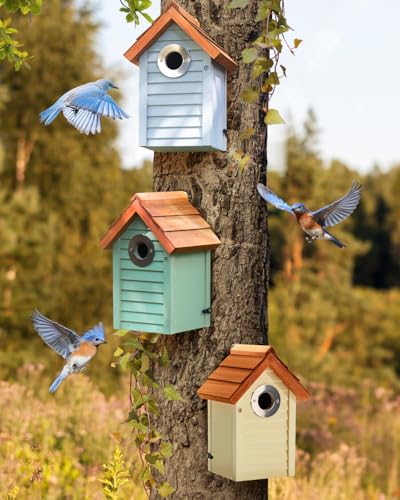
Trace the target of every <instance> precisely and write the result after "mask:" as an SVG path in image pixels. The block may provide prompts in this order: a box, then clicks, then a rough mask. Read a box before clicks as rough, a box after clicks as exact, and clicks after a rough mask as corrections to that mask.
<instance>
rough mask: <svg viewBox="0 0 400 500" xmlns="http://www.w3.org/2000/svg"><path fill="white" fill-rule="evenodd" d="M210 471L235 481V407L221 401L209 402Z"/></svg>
mask: <svg viewBox="0 0 400 500" xmlns="http://www.w3.org/2000/svg"><path fill="white" fill-rule="evenodd" d="M207 407H208V453H209V458H208V470H209V471H210V472H212V473H214V474H218V475H220V476H223V477H226V478H228V479H234V456H235V452H234V450H235V437H236V436H235V407H234V406H233V405H229V404H226V403H220V402H219V401H211V400H209V401H207Z"/></svg>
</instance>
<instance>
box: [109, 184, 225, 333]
mask: <svg viewBox="0 0 400 500" xmlns="http://www.w3.org/2000/svg"><path fill="white" fill-rule="evenodd" d="M219 244H220V241H219V239H218V238H217V236H216V235H215V234H214V232H213V231H212V229H211V228H210V226H209V224H208V223H207V222H206V221H205V220H204V219H203V218H202V217H201V215H200V213H199V212H198V210H196V208H195V207H194V206H193V205H192V204H191V203H190V202H189V200H188V195H187V194H186V193H185V192H183V191H170V192H161V193H137V194H135V196H133V198H132V200H131V203H130V205H129V206H128V207H127V208H126V210H125V211H124V212H123V213H122V214H121V215H120V217H119V218H118V219H117V220H116V221H115V222H114V223H113V224H112V226H111V227H110V228H109V230H108V231H107V233H106V234H105V236H104V237H103V239H102V240H101V245H102V247H103V248H108V249H111V248H112V252H113V306H114V328H117V329H122V330H134V331H141V332H149V333H165V334H173V333H178V332H183V331H189V330H195V329H197V328H204V327H207V326H210V313H211V310H210V303H211V298H210V293H211V250H214V249H215V248H217V247H218V245H219Z"/></svg>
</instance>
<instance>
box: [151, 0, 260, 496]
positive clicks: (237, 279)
mask: <svg viewBox="0 0 400 500" xmlns="http://www.w3.org/2000/svg"><path fill="white" fill-rule="evenodd" d="M180 3H181V5H182V6H183V7H185V8H187V9H188V10H189V11H190V13H191V14H192V15H194V16H195V17H196V18H197V19H198V20H199V21H200V23H201V26H202V27H203V28H204V29H205V30H206V31H207V32H208V33H209V35H210V36H211V37H212V38H213V39H214V40H215V41H216V42H217V43H219V44H220V45H221V46H222V47H224V48H225V50H226V51H227V52H228V53H229V54H230V55H231V56H232V57H233V58H234V59H235V60H236V61H237V62H238V63H240V60H241V56H240V54H241V51H242V50H243V49H244V48H246V47H249V42H250V41H251V40H253V39H254V38H255V37H256V36H257V33H258V31H259V27H258V24H257V23H255V22H254V19H255V17H256V7H257V4H256V2H250V6H249V7H248V8H247V9H245V10H241V9H237V10H233V11H231V10H228V9H227V8H226V5H227V3H226V2H225V1H222V0H220V1H219V2H215V3H214V2H213V1H209V2H200V1H195V2H193V1H189V0H185V1H181V2H180ZM249 83H250V67H249V66H248V65H247V66H246V65H244V64H242V63H240V68H239V70H238V71H236V72H235V73H234V74H233V75H230V77H229V82H228V91H229V92H228V93H229V99H230V102H229V103H228V148H229V151H228V152H227V153H156V154H155V158H154V190H155V191H174V190H183V191H186V192H187V193H188V194H189V198H190V200H191V202H192V204H193V205H194V206H195V207H196V208H197V209H198V210H199V211H200V213H201V215H202V216H203V217H204V218H205V219H206V220H207V222H208V223H209V224H210V225H211V227H212V228H213V230H214V232H215V233H216V234H217V235H218V237H219V238H220V240H221V242H222V243H221V245H220V246H219V248H218V249H217V250H216V251H215V252H214V254H213V259H212V313H211V322H212V324H211V327H210V328H205V329H202V330H196V331H193V332H187V333H180V334H178V335H174V336H169V337H164V338H163V339H162V341H163V342H165V343H166V346H167V349H168V352H169V355H170V358H171V363H170V366H169V367H168V368H167V369H163V370H162V371H161V372H160V373H158V374H157V376H158V378H159V379H160V380H161V381H163V382H164V383H172V384H174V385H175V386H176V387H177V389H178V390H179V391H180V393H181V394H182V396H183V397H184V398H185V403H170V402H167V401H161V402H160V405H161V416H160V417H159V418H158V428H159V430H160V431H161V433H162V434H164V435H166V436H168V438H169V439H170V440H171V442H172V443H173V444H174V449H175V452H174V455H173V457H172V458H171V459H168V460H167V464H166V476H167V477H166V479H167V481H168V482H169V483H170V484H172V486H173V487H174V488H175V490H176V491H175V493H174V494H173V495H172V497H173V498H179V499H181V498H182V499H196V498H198V499H208V498H213V499H224V500H229V499H240V500H246V499H249V500H250V499H251V500H256V499H262V498H266V481H249V482H242V483H235V482H233V481H229V480H225V479H223V478H222V477H220V476H217V475H213V474H211V473H209V472H208V470H207V403H206V401H202V400H201V399H200V398H199V397H198V396H197V394H196V390H197V389H198V388H199V386H200V385H201V384H202V383H203V382H204V380H205V379H206V378H207V376H208V375H209V374H210V373H211V372H212V371H213V370H214V369H215V368H216V367H217V365H218V364H219V363H220V362H221V361H222V359H223V358H224V357H225V356H226V355H227V354H228V352H229V349H230V347H231V345H232V344H234V343H250V344H260V343H265V342H266V338H267V337H266V328H267V326H266V314H265V312H266V301H267V281H268V263H269V255H268V241H267V221H266V208H265V203H264V202H263V201H262V200H261V198H260V197H259V195H258V193H257V190H256V184H257V182H260V180H261V181H262V182H265V162H264V161H263V159H264V150H265V144H264V137H263V128H264V127H262V126H261V125H260V106H259V105H249V104H245V103H243V102H241V101H240V100H239V98H238V96H239V94H240V92H241V91H242V90H243V89H244V88H245V87H247V86H248V85H249ZM247 127H254V128H255V129H256V135H255V136H254V139H252V140H247V141H246V144H244V145H243V144H242V143H241V142H240V141H239V138H238V134H239V131H240V130H244V129H246V128H247ZM240 148H243V149H244V150H245V151H246V152H248V153H250V154H251V156H252V158H253V159H254V160H255V161H254V162H252V163H251V164H249V165H248V166H247V167H245V169H244V171H243V173H242V174H240V173H239V172H238V170H237V166H236V164H235V162H233V160H232V159H231V155H230V153H232V152H233V151H234V150H236V149H240ZM193 286H196V284H195V283H193ZM154 497H156V495H154Z"/></svg>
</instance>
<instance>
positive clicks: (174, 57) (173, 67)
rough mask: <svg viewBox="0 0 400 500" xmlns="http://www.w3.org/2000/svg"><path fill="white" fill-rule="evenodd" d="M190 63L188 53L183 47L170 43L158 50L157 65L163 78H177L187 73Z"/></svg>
mask: <svg viewBox="0 0 400 500" xmlns="http://www.w3.org/2000/svg"><path fill="white" fill-rule="evenodd" d="M191 61H192V59H191V57H190V54H189V51H188V50H187V49H185V47H184V46H183V45H180V44H179V43H171V44H170V45H166V46H165V47H163V48H162V49H161V50H160V52H159V54H158V58H157V65H158V69H159V70H160V72H161V73H162V74H163V75H164V76H167V77H168V78H179V77H180V76H183V75H184V74H185V73H186V72H187V71H188V69H189V68H190V63H191Z"/></svg>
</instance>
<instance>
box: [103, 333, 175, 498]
mask: <svg viewBox="0 0 400 500" xmlns="http://www.w3.org/2000/svg"><path fill="white" fill-rule="evenodd" d="M128 333H132V332H128V331H127V330H119V331H117V332H116V333H115V335H117V336H120V337H124V336H126V335H127V334H128ZM158 338H159V335H147V334H145V335H140V336H133V337H130V338H129V339H128V340H126V341H125V342H123V344H122V347H117V349H116V350H115V351H114V356H115V357H116V358H118V361H117V362H114V363H113V365H112V366H114V367H115V366H116V365H117V364H118V365H119V366H120V367H121V368H122V369H123V370H129V371H130V375H131V384H130V403H131V408H130V411H129V415H128V422H129V423H130V425H131V426H132V433H133V438H134V442H135V444H136V446H137V449H138V451H139V455H140V458H141V462H142V470H141V478H142V482H143V486H144V488H145V490H146V491H148V490H150V489H152V488H154V487H157V482H156V478H155V476H156V475H161V476H163V475H164V474H165V460H166V459H167V458H169V457H171V456H172V454H173V445H172V443H170V442H169V441H168V440H167V439H166V438H165V436H163V435H161V433H160V432H159V431H158V430H157V428H156V425H155V417H157V416H158V415H159V414H160V409H159V405H158V403H157V399H156V397H155V393H154V391H158V392H160V393H161V394H162V396H163V397H164V398H166V399H167V400H170V401H183V398H182V396H181V395H180V394H179V393H178V391H177V390H176V388H175V387H174V386H173V385H172V384H166V385H164V386H161V384H160V383H159V382H158V381H157V380H156V379H155V378H154V375H153V369H154V367H155V365H158V366H159V367H161V368H166V367H167V366H168V364H169V357H168V352H167V349H166V348H165V346H164V345H163V346H162V347H161V348H160V349H158V346H157V340H158ZM157 491H158V494H159V495H160V496H162V497H167V496H168V495H170V494H171V493H172V492H173V491H174V489H173V488H172V486H171V485H169V484H168V483H167V482H166V481H164V482H162V483H161V484H159V485H158V487H157Z"/></svg>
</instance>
